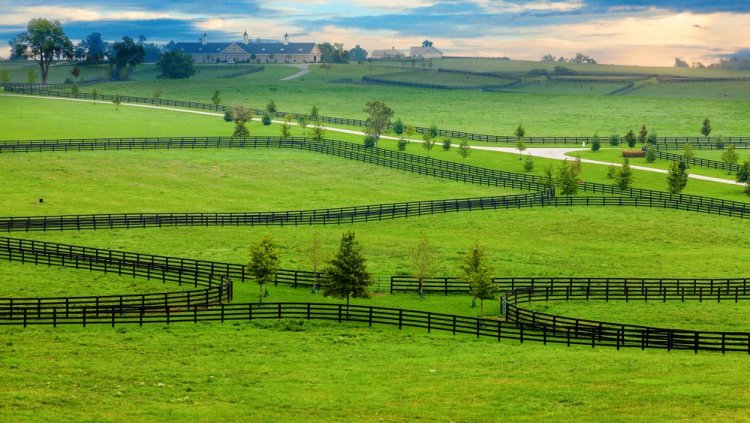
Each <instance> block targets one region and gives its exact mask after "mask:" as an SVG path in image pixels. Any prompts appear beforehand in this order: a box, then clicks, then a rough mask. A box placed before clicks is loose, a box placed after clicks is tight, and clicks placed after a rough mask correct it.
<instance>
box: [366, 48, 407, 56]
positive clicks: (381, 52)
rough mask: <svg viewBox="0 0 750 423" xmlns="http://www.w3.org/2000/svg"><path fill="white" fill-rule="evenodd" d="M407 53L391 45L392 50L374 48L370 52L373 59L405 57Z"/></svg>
mask: <svg viewBox="0 0 750 423" xmlns="http://www.w3.org/2000/svg"><path fill="white" fill-rule="evenodd" d="M405 56H406V55H405V54H404V52H402V51H401V50H396V47H391V49H390V50H373V51H372V53H370V58H371V59H403V58H404V57H405Z"/></svg>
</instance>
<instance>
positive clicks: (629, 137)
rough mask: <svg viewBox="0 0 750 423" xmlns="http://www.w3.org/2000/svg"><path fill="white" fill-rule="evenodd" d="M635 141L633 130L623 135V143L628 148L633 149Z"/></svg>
mask: <svg viewBox="0 0 750 423" xmlns="http://www.w3.org/2000/svg"><path fill="white" fill-rule="evenodd" d="M635 141H636V138H635V132H633V130H632V129H631V130H630V131H628V133H627V134H625V142H626V143H627V144H628V147H630V148H633V147H635Z"/></svg>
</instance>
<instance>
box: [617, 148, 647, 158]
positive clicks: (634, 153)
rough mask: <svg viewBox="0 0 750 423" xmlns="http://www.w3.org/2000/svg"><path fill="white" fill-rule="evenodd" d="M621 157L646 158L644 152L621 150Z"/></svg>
mask: <svg viewBox="0 0 750 423" xmlns="http://www.w3.org/2000/svg"><path fill="white" fill-rule="evenodd" d="M622 157H627V158H633V157H646V152H645V151H643V150H622Z"/></svg>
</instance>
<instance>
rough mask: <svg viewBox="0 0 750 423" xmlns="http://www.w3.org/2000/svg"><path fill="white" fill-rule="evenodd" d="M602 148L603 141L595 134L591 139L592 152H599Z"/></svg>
mask: <svg viewBox="0 0 750 423" xmlns="http://www.w3.org/2000/svg"><path fill="white" fill-rule="evenodd" d="M601 148H602V139H601V138H599V135H598V134H594V136H593V137H592V138H591V151H593V152H595V153H596V152H597V151H599V150H600V149H601Z"/></svg>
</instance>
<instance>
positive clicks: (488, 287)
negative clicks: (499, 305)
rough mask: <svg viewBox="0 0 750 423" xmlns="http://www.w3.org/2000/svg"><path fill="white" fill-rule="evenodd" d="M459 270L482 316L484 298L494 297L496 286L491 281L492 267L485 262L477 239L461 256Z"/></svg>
mask: <svg viewBox="0 0 750 423" xmlns="http://www.w3.org/2000/svg"><path fill="white" fill-rule="evenodd" d="M461 272H462V273H463V277H464V278H465V279H466V282H468V283H469V286H470V287H471V296H472V297H474V299H478V300H479V316H480V317H482V316H484V300H491V299H494V298H495V293H496V292H497V287H496V286H495V284H494V283H492V268H491V267H490V266H489V265H488V264H487V257H486V253H485V250H484V247H483V246H482V245H481V244H479V241H477V242H476V243H475V244H474V247H472V249H471V250H469V251H468V252H467V253H466V254H464V256H463V260H462V263H461Z"/></svg>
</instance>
